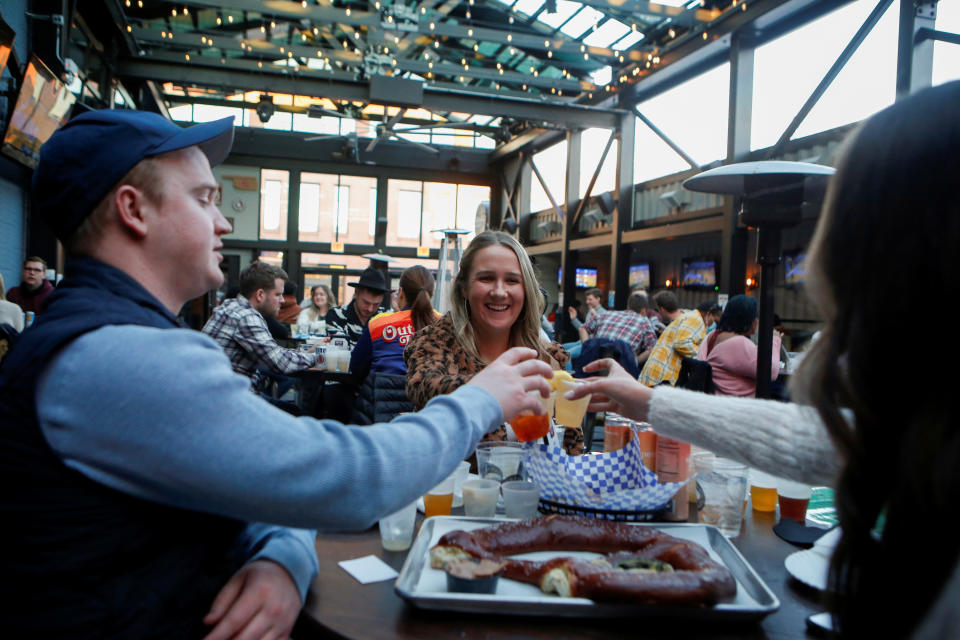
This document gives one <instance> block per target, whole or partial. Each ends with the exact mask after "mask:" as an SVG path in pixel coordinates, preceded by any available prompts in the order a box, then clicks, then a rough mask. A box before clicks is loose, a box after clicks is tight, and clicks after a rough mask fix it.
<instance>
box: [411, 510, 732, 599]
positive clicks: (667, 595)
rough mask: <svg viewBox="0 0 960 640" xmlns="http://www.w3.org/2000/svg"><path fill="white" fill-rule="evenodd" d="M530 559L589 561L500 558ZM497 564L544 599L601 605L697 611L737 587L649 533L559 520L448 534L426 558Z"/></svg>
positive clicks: (434, 563)
mask: <svg viewBox="0 0 960 640" xmlns="http://www.w3.org/2000/svg"><path fill="white" fill-rule="evenodd" d="M533 551H593V552H597V553H606V554H608V555H607V556H606V557H605V558H604V559H602V560H600V561H599V562H597V561H592V560H582V559H577V558H569V557H564V558H554V559H552V560H548V561H546V562H535V561H530V560H516V559H510V558H504V556H510V555H514V554H518V553H528V552H533ZM471 557H472V558H491V559H500V560H503V561H504V562H505V563H506V569H505V571H504V577H506V578H510V579H512V580H517V581H520V582H527V583H530V584H534V585H537V586H539V587H540V588H541V590H543V591H544V592H545V593H557V594H558V595H561V596H573V597H582V598H589V599H591V600H597V601H605V602H638V603H660V604H684V605H704V604H714V603H716V602H719V601H721V600H725V599H730V598H732V597H733V596H734V595H735V594H736V592H737V582H736V580H735V579H734V578H733V575H731V573H730V571H729V570H728V569H727V568H726V567H724V566H723V565H722V564H719V563H717V562H714V561H713V560H712V559H711V558H710V555H709V554H708V553H707V551H706V550H705V549H704V548H703V547H701V546H700V545H698V544H696V543H694V542H691V541H689V540H683V539H680V538H675V537H673V536H671V535H667V534H666V533H663V532H662V531H658V530H656V529H654V528H652V527H638V526H634V525H629V524H623V523H618V522H608V521H605V520H595V519H587V518H569V517H563V516H545V517H542V518H536V519H533V520H525V521H521V522H507V523H504V524H500V525H495V526H492V527H486V528H484V529H475V530H473V531H450V532H449V533H446V534H445V535H443V536H442V537H441V538H440V540H439V541H438V542H437V544H436V545H435V546H434V547H433V548H432V549H431V550H430V566H431V567H433V568H435V569H440V568H442V567H443V565H444V563H445V562H448V561H450V560H455V559H461V558H471Z"/></svg>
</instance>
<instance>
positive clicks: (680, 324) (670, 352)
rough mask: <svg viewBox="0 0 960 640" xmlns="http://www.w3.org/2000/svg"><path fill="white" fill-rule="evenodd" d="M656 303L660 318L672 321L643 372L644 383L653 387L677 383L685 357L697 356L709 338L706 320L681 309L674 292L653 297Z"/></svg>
mask: <svg viewBox="0 0 960 640" xmlns="http://www.w3.org/2000/svg"><path fill="white" fill-rule="evenodd" d="M653 303H654V305H656V306H657V307H658V308H659V309H660V315H661V316H663V319H664V321H665V322H669V323H670V324H668V325H667V328H666V329H664V331H663V333H662V334H661V335H660V339H659V340H657V344H656V345H655V346H654V347H653V352H651V354H650V357H649V358H647V363H646V364H645V365H643V371H641V372H640V383H641V384H645V385H647V386H648V387H653V386H656V385H658V384H660V383H661V382H669V383H670V384H676V382H677V376H679V375H680V363H681V362H682V361H683V356H687V357H691V358H692V357H695V356H696V355H697V349H699V348H700V343H701V342H703V339H704V337H706V335H707V332H706V328H705V327H704V326H703V318H701V317H700V314H699V313H698V312H697V311H696V310H693V311H688V310H686V309H681V308H680V302H679V301H678V300H677V296H676V295H675V294H674V293H673V292H672V291H661V292H660V293H658V294H657V295H655V296H653Z"/></svg>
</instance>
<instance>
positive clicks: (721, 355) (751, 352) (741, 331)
mask: <svg viewBox="0 0 960 640" xmlns="http://www.w3.org/2000/svg"><path fill="white" fill-rule="evenodd" d="M759 319H760V313H759V307H758V305H757V301H756V299H755V298H751V297H750V296H745V295H743V294H741V295H737V296H733V297H732V298H730V301H729V302H727V306H726V307H725V308H724V309H723V313H722V315H721V316H720V321H719V322H718V323H717V328H716V330H715V331H712V332H710V334H709V335H708V336H707V337H706V338H705V339H704V341H703V342H701V343H700V350H699V351H698V352H697V359H698V360H703V361H704V362H707V363H709V364H710V367H711V368H712V370H713V386H714V387H715V389H716V391H715V392H716V393H718V394H720V395H722V396H741V397H751V396H754V395H756V391H757V345H755V344H754V343H753V341H752V340H751V339H750V336H752V335H753V334H755V333H756V332H757V324H759ZM780 340H781V337H780V332H779V331H775V332H774V334H773V351H772V352H771V353H777V354H778V353H780ZM779 373H780V359H779V358H774V359H773V362H772V363H771V366H770V376H771V380H776V378H777V375H778V374H779Z"/></svg>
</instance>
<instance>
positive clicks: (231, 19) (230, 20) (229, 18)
mask: <svg viewBox="0 0 960 640" xmlns="http://www.w3.org/2000/svg"><path fill="white" fill-rule="evenodd" d="M227 22H233V15H232V14H231V15H228V16H227Z"/></svg>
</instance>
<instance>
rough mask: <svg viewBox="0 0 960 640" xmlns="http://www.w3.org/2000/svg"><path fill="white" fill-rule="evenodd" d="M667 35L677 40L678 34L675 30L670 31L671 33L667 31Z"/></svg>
mask: <svg viewBox="0 0 960 640" xmlns="http://www.w3.org/2000/svg"><path fill="white" fill-rule="evenodd" d="M667 35H668V36H670V37H671V38H676V37H677V32H676V31H674V30H673V29H670V30H669V31H667Z"/></svg>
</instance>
